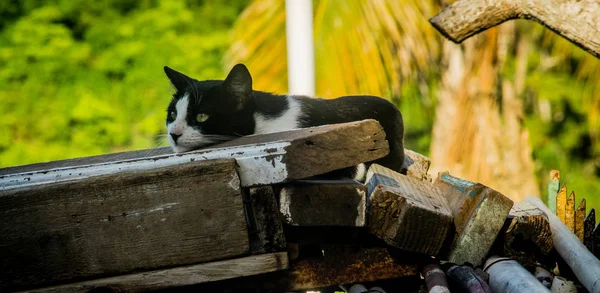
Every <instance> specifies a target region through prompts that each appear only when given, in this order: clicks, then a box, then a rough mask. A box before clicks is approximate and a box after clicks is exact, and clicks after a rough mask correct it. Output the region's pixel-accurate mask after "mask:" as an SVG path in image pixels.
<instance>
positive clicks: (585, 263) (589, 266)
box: [524, 196, 600, 293]
mask: <svg viewBox="0 0 600 293" xmlns="http://www.w3.org/2000/svg"><path fill="white" fill-rule="evenodd" d="M524 200H525V201H528V202H529V203H531V204H533V205H534V206H536V207H538V208H539V209H540V210H542V211H543V212H544V213H546V215H548V221H549V222H550V230H551V231H552V241H553V242H554V248H556V251H558V254H560V256H561V257H562V259H564V260H565V262H566V263H567V265H569V267H570V268H571V269H572V270H573V273H575V275H576V276H577V279H579V281H580V282H581V284H583V286H584V287H585V288H586V289H588V291H590V292H594V293H597V292H600V260H598V259H597V258H596V257H595V256H594V255H593V254H592V253H591V252H590V251H589V250H588V249H587V248H586V247H585V246H584V245H583V243H581V241H579V238H577V236H575V234H573V232H571V230H569V228H567V226H565V224H563V222H562V221H561V220H560V219H559V218H558V217H557V216H556V215H555V214H553V213H552V212H551V211H550V209H549V208H548V207H547V206H546V205H545V204H544V203H543V202H542V201H541V200H540V199H539V198H537V197H535V196H528V197H526V198H525V199H524Z"/></svg>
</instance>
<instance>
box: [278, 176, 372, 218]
mask: <svg viewBox="0 0 600 293" xmlns="http://www.w3.org/2000/svg"><path fill="white" fill-rule="evenodd" d="M366 193H367V188H366V187H365V186H364V185H362V184H360V183H358V182H356V181H353V180H318V181H317V180H314V181H310V180H304V181H302V182H301V183H296V184H294V185H285V186H283V187H282V188H281V191H280V192H279V211H280V214H281V216H282V218H283V219H284V221H285V223H287V224H288V225H293V226H345V227H364V226H365V213H366V207H365V205H366Z"/></svg>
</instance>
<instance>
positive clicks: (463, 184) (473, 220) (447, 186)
mask: <svg viewBox="0 0 600 293" xmlns="http://www.w3.org/2000/svg"><path fill="white" fill-rule="evenodd" d="M434 185H435V186H437V187H438V188H440V190H441V191H442V193H444V194H445V195H446V198H447V199H448V202H449V204H450V209H451V211H452V213H453V216H454V226H455V228H456V235H455V237H454V242H453V243H452V246H451V248H450V253H449V256H448V259H449V261H450V262H453V263H458V264H463V263H465V262H470V263H472V264H473V265H479V264H481V263H482V262H483V261H484V258H485V256H486V255H487V253H488V251H489V250H490V248H491V246H492V244H493V242H494V240H496V237H497V236H498V233H499V232H500V229H502V226H503V225H504V221H505V220H506V217H507V216H508V213H509V211H510V209H511V208H512V206H513V202H512V201H511V200H510V199H508V198H507V197H505V196H504V195H502V194H501V193H499V192H497V191H495V190H493V189H491V188H489V187H487V186H485V185H482V184H479V183H474V182H470V181H467V180H463V179H460V178H456V177H453V176H451V175H450V174H448V173H447V172H444V173H440V174H438V178H437V180H436V181H435V184H434Z"/></svg>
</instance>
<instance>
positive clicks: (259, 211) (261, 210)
mask: <svg viewBox="0 0 600 293" xmlns="http://www.w3.org/2000/svg"><path fill="white" fill-rule="evenodd" d="M245 207H246V215H248V226H249V228H248V235H249V237H250V250H251V252H252V253H253V254H256V253H267V252H277V251H283V250H285V249H287V243H286V240H285V235H284V234H283V225H282V223H281V219H280V217H279V208H278V207H277V198H276V197H275V193H274V192H273V188H272V187H271V186H261V187H252V188H250V189H249V190H248V200H247V204H246V205H245Z"/></svg>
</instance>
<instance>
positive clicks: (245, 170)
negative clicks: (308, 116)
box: [0, 120, 389, 191]
mask: <svg viewBox="0 0 600 293" xmlns="http://www.w3.org/2000/svg"><path fill="white" fill-rule="evenodd" d="M388 152H389V148H388V143H387V141H386V140H385V132H384V131H383V128H382V127H381V125H380V124H379V123H378V122H377V121H375V120H363V121H358V122H350V123H342V124H333V125H325V126H318V127H312V128H304V129H298V130H293V131H285V132H279V133H269V134H263V135H253V136H246V137H241V138H239V139H236V140H233V141H230V142H227V143H223V144H220V145H218V146H214V147H213V148H209V149H203V150H197V151H192V152H187V153H183V154H163V155H157V156H150V157H146V156H142V157H138V158H132V159H128V160H123V161H109V162H106V163H95V164H85V160H84V161H83V162H82V161H81V160H76V162H75V163H64V162H63V164H62V165H65V166H66V167H60V168H50V169H39V168H44V167H48V165H43V166H44V167H39V168H38V167H35V166H33V167H32V166H30V167H28V168H27V169H34V171H27V172H19V170H22V169H19V168H16V169H13V168H11V169H10V170H12V171H14V172H17V173H10V174H6V175H1V176H0V191H1V190H6V189H9V188H13V187H16V186H29V185H38V184H47V183H55V182H62V181H67V180H81V179H86V178H88V177H90V176H98V175H105V174H114V173H119V172H122V171H125V170H137V171H142V170H152V169H155V168H159V167H166V166H174V165H178V164H183V163H186V162H191V161H198V160H210V159H220V158H235V159H236V161H237V163H238V172H239V176H240V180H241V185H242V186H244V187H250V186H256V185H269V184H273V183H281V182H287V181H291V180H295V179H301V178H306V177H310V176H314V175H319V174H323V173H327V172H330V171H333V170H337V169H341V168H346V167H351V166H354V165H357V164H359V163H363V162H368V161H372V160H376V159H378V158H382V157H385V156H386V155H387V154H388ZM138 155H141V154H140V153H138ZM109 157H110V156H109ZM94 160H95V161H100V159H98V158H95V159H94ZM5 172H6V171H5Z"/></svg>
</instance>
